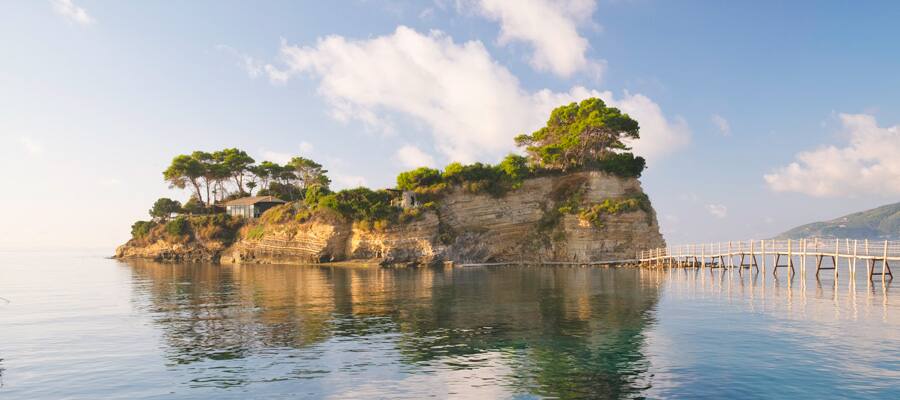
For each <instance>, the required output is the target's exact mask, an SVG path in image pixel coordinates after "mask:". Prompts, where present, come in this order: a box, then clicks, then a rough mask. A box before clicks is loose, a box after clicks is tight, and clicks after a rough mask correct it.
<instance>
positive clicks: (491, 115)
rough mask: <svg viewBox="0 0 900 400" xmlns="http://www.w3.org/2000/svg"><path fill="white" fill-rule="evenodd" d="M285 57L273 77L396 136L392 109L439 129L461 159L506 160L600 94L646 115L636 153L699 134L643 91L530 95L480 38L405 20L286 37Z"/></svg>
mask: <svg viewBox="0 0 900 400" xmlns="http://www.w3.org/2000/svg"><path fill="white" fill-rule="evenodd" d="M281 57H282V59H283V61H284V63H285V67H284V68H283V69H279V68H275V67H272V66H271V65H268V66H267V67H271V70H272V71H273V72H274V73H270V79H272V80H273V81H275V82H283V81H284V80H286V79H288V78H290V77H292V76H295V75H297V74H307V75H309V76H311V77H313V78H317V79H319V80H320V84H319V88H318V92H319V94H320V95H322V96H323V97H324V98H325V99H326V100H327V101H328V103H329V104H330V106H331V112H332V115H333V116H334V117H335V118H338V119H339V120H343V121H349V120H358V121H361V122H363V123H364V124H365V125H366V126H367V127H369V128H370V129H377V130H381V131H384V132H388V133H390V132H392V131H393V129H394V128H393V122H392V116H393V115H401V116H404V117H407V118H412V119H413V120H414V121H416V122H421V123H424V126H426V127H428V128H429V129H430V130H431V133H432V134H433V136H434V141H435V145H436V148H437V149H438V151H440V152H441V153H443V154H445V155H447V156H448V157H449V158H451V159H453V160H458V161H462V162H471V161H474V160H479V159H480V160H485V161H487V160H486V159H498V158H499V157H501V156H502V155H504V154H505V153H507V152H509V151H510V150H511V149H512V148H513V147H514V145H513V140H512V138H513V137H514V136H515V135H517V134H520V133H530V132H532V131H534V130H535V129H537V128H539V127H540V126H542V125H543V124H544V123H545V122H546V118H547V116H548V115H549V113H550V111H551V110H552V109H553V108H554V107H557V106H559V105H562V104H565V103H569V102H572V101H578V100H582V99H584V98H587V97H591V96H596V97H600V98H602V99H604V100H605V101H606V102H607V103H608V104H610V105H612V106H615V107H619V108H621V109H622V110H623V111H624V112H626V113H628V114H630V115H631V116H632V117H634V118H635V119H637V120H638V122H639V123H640V124H641V136H642V139H641V140H639V141H638V142H637V143H635V144H634V148H635V152H637V153H638V154H641V155H644V156H645V157H648V158H651V162H653V159H655V157H659V156H661V155H663V154H665V153H669V152H671V151H674V150H676V149H678V148H679V147H681V146H683V145H684V144H686V143H687V142H688V141H689V139H690V131H689V129H688V127H687V124H686V123H685V122H684V121H683V120H682V119H681V118H676V119H675V120H673V121H670V120H669V119H667V118H666V117H665V116H664V115H663V113H662V111H661V110H660V108H659V106H658V105H657V104H656V103H654V102H653V101H652V100H651V99H649V98H647V97H646V96H644V95H641V94H630V93H628V92H625V93H624V96H623V97H621V98H619V99H616V98H615V97H614V96H613V94H612V93H611V92H608V91H606V92H599V91H597V90H589V89H586V88H583V87H574V88H572V89H570V90H569V91H568V92H553V91H550V90H547V89H544V90H540V91H537V92H534V93H529V92H527V91H526V90H524V89H523V88H522V87H521V85H520V83H519V81H518V79H516V77H515V76H513V75H512V74H511V73H510V72H509V70H507V69H506V68H505V67H503V66H501V65H499V64H498V63H497V62H495V61H494V59H493V58H492V57H491V56H490V54H489V53H488V52H487V50H486V49H485V47H484V45H483V44H482V43H481V42H480V41H469V42H465V43H460V44H457V43H454V41H453V40H452V39H451V38H450V37H448V36H447V35H445V34H444V33H442V32H439V31H432V32H430V33H429V34H421V33H419V32H416V31H415V30H413V29H410V28H407V27H404V26H400V27H398V28H397V29H396V31H395V32H394V33H393V34H390V35H387V36H380V37H375V38H370V39H362V40H350V39H346V38H344V37H341V36H328V37H325V38H322V39H319V40H318V42H317V43H316V44H315V46H302V47H301V46H293V45H288V44H287V43H284V42H282V45H281ZM267 69H268V68H267Z"/></svg>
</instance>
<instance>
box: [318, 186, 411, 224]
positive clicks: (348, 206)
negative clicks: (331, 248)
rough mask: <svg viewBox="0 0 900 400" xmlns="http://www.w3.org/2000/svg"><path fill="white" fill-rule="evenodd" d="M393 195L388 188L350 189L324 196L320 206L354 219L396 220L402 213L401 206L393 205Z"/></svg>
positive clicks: (370, 220)
mask: <svg viewBox="0 0 900 400" xmlns="http://www.w3.org/2000/svg"><path fill="white" fill-rule="evenodd" d="M393 196H394V195H393V194H391V193H390V192H388V191H386V190H378V191H374V190H371V189H367V188H356V189H348V190H341V191H340V192H337V193H333V194H329V195H327V196H323V197H322V198H321V199H320V200H319V205H318V206H319V207H323V208H328V209H331V210H334V211H336V212H337V213H338V214H340V215H341V216H343V217H345V218H348V219H350V220H352V221H369V222H372V221H376V220H380V219H387V220H391V221H394V220H396V219H397V216H398V215H399V214H400V207H397V206H394V205H391V199H392V198H393Z"/></svg>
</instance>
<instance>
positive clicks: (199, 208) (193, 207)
mask: <svg viewBox="0 0 900 400" xmlns="http://www.w3.org/2000/svg"><path fill="white" fill-rule="evenodd" d="M181 212H183V213H186V214H193V215H200V214H206V213H207V208H206V205H205V204H203V202H202V201H200V199H198V198H197V197H191V198H190V199H189V200H188V201H187V203H184V205H183V206H182V207H181Z"/></svg>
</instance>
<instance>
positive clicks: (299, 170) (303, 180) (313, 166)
mask: <svg viewBox="0 0 900 400" xmlns="http://www.w3.org/2000/svg"><path fill="white" fill-rule="evenodd" d="M285 167H287V168H289V169H291V170H292V172H293V173H294V176H295V177H296V179H297V180H298V181H299V182H298V186H300V188H301V189H303V190H306V189H307V188H309V187H311V186H316V185H318V186H322V187H325V188H327V187H328V186H329V185H330V184H331V179H328V177H327V176H326V175H325V174H326V173H328V171H327V170H325V169H323V168H322V164H319V163H317V162H315V161H313V160H310V159H308V158H303V157H294V158H292V159H291V161H289V162H288V163H287V165H285Z"/></svg>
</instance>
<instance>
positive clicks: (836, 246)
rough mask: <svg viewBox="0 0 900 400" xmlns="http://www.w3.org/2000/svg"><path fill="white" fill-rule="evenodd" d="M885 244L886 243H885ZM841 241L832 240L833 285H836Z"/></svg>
mask: <svg viewBox="0 0 900 400" xmlns="http://www.w3.org/2000/svg"><path fill="white" fill-rule="evenodd" d="M885 243H887V242H885ZM840 250H841V239H834V283H835V284H837V277H838V264H839V262H838V260H840V254H841V251H840Z"/></svg>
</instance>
